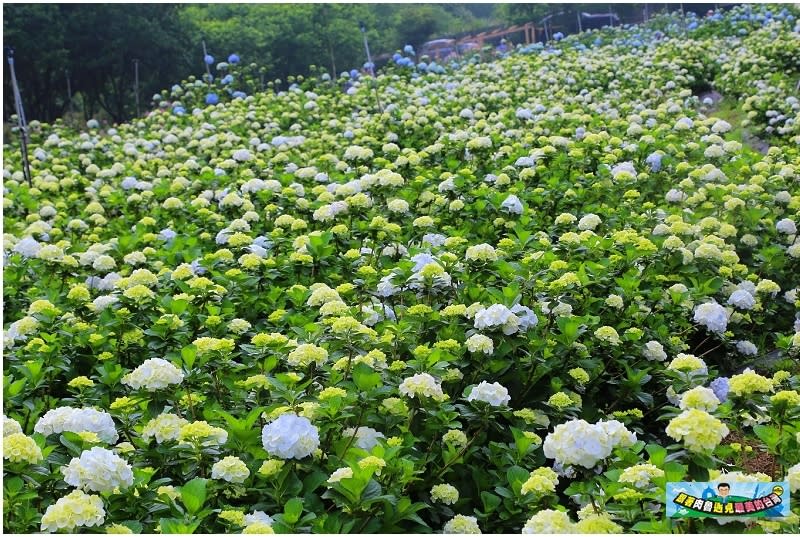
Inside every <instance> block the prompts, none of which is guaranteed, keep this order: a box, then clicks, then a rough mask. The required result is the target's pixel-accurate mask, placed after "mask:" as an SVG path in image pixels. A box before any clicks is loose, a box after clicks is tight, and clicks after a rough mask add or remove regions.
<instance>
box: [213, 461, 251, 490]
mask: <svg viewBox="0 0 800 537" xmlns="http://www.w3.org/2000/svg"><path fill="white" fill-rule="evenodd" d="M249 475H250V470H249V469H248V468H247V465H246V464H245V463H244V462H243V461H242V460H241V459H240V458H239V457H232V456H228V457H225V458H224V459H222V460H220V461H217V462H215V463H214V466H212V467H211V479H222V480H223V481H227V482H228V483H244V480H245V479H247V478H248V476H249Z"/></svg>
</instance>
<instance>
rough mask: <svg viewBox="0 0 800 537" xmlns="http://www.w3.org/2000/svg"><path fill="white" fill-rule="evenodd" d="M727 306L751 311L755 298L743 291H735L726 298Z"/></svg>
mask: <svg viewBox="0 0 800 537" xmlns="http://www.w3.org/2000/svg"><path fill="white" fill-rule="evenodd" d="M728 304H730V305H732V306H736V307H737V308H739V309H742V310H751V309H753V306H755V305H756V299H755V297H754V296H753V295H752V294H750V293H749V292H747V291H745V290H744V289H737V290H736V291H734V292H733V293H731V296H730V298H728Z"/></svg>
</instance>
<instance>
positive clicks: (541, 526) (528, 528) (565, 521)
mask: <svg viewBox="0 0 800 537" xmlns="http://www.w3.org/2000/svg"><path fill="white" fill-rule="evenodd" d="M541 533H575V524H574V523H573V522H572V521H571V520H570V519H569V516H568V515H567V514H566V513H565V512H563V511H556V510H554V509H542V510H541V511H539V512H537V513H536V514H535V515H533V516H532V517H531V518H529V519H528V521H527V522H526V523H525V527H524V528H522V534H523V535H538V534H541Z"/></svg>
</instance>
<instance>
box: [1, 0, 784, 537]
mask: <svg viewBox="0 0 800 537" xmlns="http://www.w3.org/2000/svg"><path fill="white" fill-rule="evenodd" d="M796 17H797V12H796V10H795V9H794V8H792V7H788V6H787V7H779V8H775V7H770V6H758V7H748V6H743V7H737V8H734V9H732V10H731V11H730V12H729V13H727V14H725V15H714V16H713V17H710V18H707V19H695V18H690V19H689V20H688V21H687V22H688V24H684V23H683V22H682V21H679V20H677V19H674V18H668V17H661V18H659V19H657V20H655V21H653V23H652V24H650V25H647V26H641V27H626V28H616V29H606V30H603V31H593V32H588V33H585V34H580V35H576V36H570V37H566V38H564V39H561V40H559V41H558V42H557V43H549V44H547V45H544V46H542V45H538V46H530V47H520V48H518V50H517V51H515V52H514V53H511V54H508V55H507V56H506V57H504V58H501V59H496V60H494V61H491V62H485V63H482V62H480V61H479V59H477V58H473V59H472V60H469V61H464V62H462V64H461V65H451V66H449V67H448V68H447V69H446V70H445V69H441V68H438V69H435V70H432V69H428V70H421V69H417V68H414V67H413V66H409V65H399V64H398V65H395V66H390V67H388V68H387V70H386V71H384V72H383V73H381V74H379V76H378V77H377V78H376V79H367V78H364V77H362V78H355V79H350V81H349V87H348V88H347V90H346V91H343V90H342V88H341V87H340V86H339V85H338V84H336V83H334V82H335V81H330V80H325V79H324V78H322V77H320V78H315V77H314V78H308V79H305V80H298V81H297V82H295V83H293V84H292V85H291V86H290V87H289V89H288V90H286V91H280V92H277V93H275V92H270V91H267V92H258V91H249V92H248V93H247V94H246V95H236V96H235V97H233V96H232V95H231V97H232V98H230V99H228V98H225V93H224V92H223V91H220V90H219V89H218V90H217V91H216V92H214V91H212V90H213V87H212V88H211V89H209V86H208V84H207V83H203V84H200V85H198V84H195V83H194V82H187V83H186V84H183V85H179V86H176V88H173V90H172V93H173V94H176V95H177V94H180V96H181V102H182V103H183V104H182V105H180V106H181V108H183V110H182V111H181V110H177V111H176V110H175V108H176V107H172V108H170V106H163V107H161V106H160V107H158V108H157V109H156V110H155V111H153V112H152V113H150V114H149V115H148V116H147V117H146V118H143V119H140V120H137V121H134V122H133V123H130V124H124V125H119V126H117V127H115V128H113V129H109V130H107V131H104V132H101V131H99V130H98V126H97V125H96V123H92V124H91V125H87V127H88V130H87V131H86V132H81V133H78V132H72V131H69V130H67V129H66V128H64V127H62V126H61V125H60V124H55V125H42V124H35V123H34V124H32V126H31V127H32V139H31V154H32V171H33V186H32V187H29V186H28V185H27V183H26V182H25V181H24V180H23V175H22V172H21V163H20V162H19V158H18V156H17V153H16V152H15V151H14V150H13V148H12V147H8V146H7V147H6V151H5V153H4V159H5V160H4V186H5V190H4V199H3V206H4V215H3V219H4V224H5V227H4V232H5V233H4V236H3V248H4V280H3V285H4V306H5V310H4V313H5V320H4V334H3V336H4V337H3V344H4V366H3V373H4V417H3V437H4V440H3V457H4V467H3V472H4V490H3V494H4V496H3V497H4V502H3V510H4V529H5V530H6V531H10V532H17V533H25V532H37V531H44V532H55V531H87V532H108V533H120V532H123V533H124V532H155V533H158V532H160V533H209V532H219V533H239V532H242V533H273V532H274V533H292V532H318V533H347V532H351V533H355V532H359V533H372V532H382V533H392V532H436V533H442V532H444V533H477V532H492V533H543V532H554V533H615V532H641V533H669V532H673V531H676V532H687V531H719V530H720V528H719V524H718V522H717V521H699V520H697V521H694V522H693V523H692V525H691V526H690V525H688V524H687V523H686V522H685V521H684V522H682V521H674V522H670V521H668V520H667V519H666V518H665V514H664V513H665V507H664V502H665V486H666V483H667V482H669V481H681V480H718V481H719V480H725V481H728V482H733V481H770V480H788V481H789V483H790V486H791V489H792V492H795V493H796V492H798V489H800V466H798V464H799V463H800V394H798V389H800V378H799V377H798V372H800V368H798V365H797V358H798V352H800V320H798V307H800V300H798V294H797V293H798V286H800V276H798V275H800V241H798V236H797V223H798V222H800V220H799V218H800V188H799V187H798V185H799V184H800V154H799V153H798V144H799V143H800V131H798V123H797V121H796V120H797V107H796V106H795V105H796V103H797V100H796V98H795V99H794V100H793V101H792V98H791V96H790V95H789V93H788V92H789V90H790V89H791V88H790V85H791V82H792V81H796V79H797V73H798V65H797V63H796V58H797V57H798V54H797V48H798V42H800V34H799V33H798V30H800V27H799V26H798V23H797V18H796ZM406 53H407V54H413V51H406ZM229 60H230V61H229V64H230V65H225V66H221V65H218V66H217V70H219V71H226V72H229V73H235V72H236V71H235V65H237V64H239V62H240V59H239V58H238V57H236V58H233V57H232V58H229ZM234 60H235V61H234ZM213 62H214V60H213V59H211V61H210V63H213ZM438 67H441V66H438ZM234 78H235V77H234ZM235 82H236V81H235V80H228V81H227V82H223V81H219V82H214V83H219V84H225V85H230V84H234V83H235ZM707 84H712V85H714V86H715V87H718V88H720V89H721V91H723V92H725V93H726V94H727V95H726V96H730V97H731V98H734V99H739V102H740V104H741V106H742V107H743V110H749V111H748V113H747V116H748V117H747V121H748V122H749V124H750V125H751V126H752V127H753V128H756V129H757V130H758V132H760V133H761V134H763V135H764V136H766V137H768V140H769V141H770V143H771V144H772V145H771V147H770V148H769V150H768V151H767V152H766V153H765V154H762V153H760V152H758V151H755V150H753V149H752V148H750V147H748V146H747V145H745V144H743V142H742V140H741V137H737V135H736V129H734V128H733V127H734V126H733V125H731V124H730V123H729V122H728V121H725V120H723V119H721V118H717V117H715V116H714V113H713V111H711V110H710V109H709V107H708V105H707V103H703V102H702V101H701V100H700V98H699V97H698V91H701V89H702V87H703V85H707ZM782 92H784V93H782ZM211 93H214V94H215V97H216V98H215V99H207V96H208V94H211ZM165 95H166V94H165ZM220 96H222V98H221V97H220ZM211 101H214V102H213V103H211ZM207 102H208V103H209V104H206V103H207ZM770 111H774V112H776V114H770V113H769V112H770ZM777 117H780V119H779V120H776V121H773V119H775V118H777ZM795 505H798V504H797V503H795ZM798 513H800V510H799V508H798V507H795V508H794V514H793V515H792V516H790V517H788V518H786V519H784V520H781V521H753V520H749V521H748V520H726V521H723V522H725V523H726V525H725V527H724V530H725V531H745V530H747V531H751V532H757V531H765V532H771V533H781V532H783V533H797V532H798V531H799V530H800V527H799V526H798V520H800V519H798V516H797V515H798Z"/></svg>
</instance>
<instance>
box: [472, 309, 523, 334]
mask: <svg viewBox="0 0 800 537" xmlns="http://www.w3.org/2000/svg"><path fill="white" fill-rule="evenodd" d="M519 325H520V320H519V318H518V317H517V316H516V315H514V314H513V313H512V312H511V310H510V309H508V308H507V307H505V306H504V305H502V304H493V305H491V306H489V307H488V308H486V309H482V310H480V311H478V312H477V313H476V314H475V328H477V329H478V330H483V329H492V328H501V329H502V330H503V333H504V334H505V335H511V334H514V333H516V332H517V331H518V330H519Z"/></svg>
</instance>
